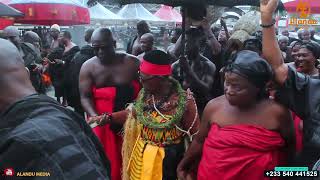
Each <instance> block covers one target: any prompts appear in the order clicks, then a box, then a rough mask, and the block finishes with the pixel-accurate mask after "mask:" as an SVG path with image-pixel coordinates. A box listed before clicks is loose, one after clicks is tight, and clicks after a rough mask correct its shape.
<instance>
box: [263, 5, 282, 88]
mask: <svg viewBox="0 0 320 180" xmlns="http://www.w3.org/2000/svg"><path fill="white" fill-rule="evenodd" d="M278 2H279V0H260V11H261V24H262V25H270V24H273V23H274V22H273V14H274V12H275V11H276V8H277V6H278ZM262 34H263V35H262V47H263V48H262V52H263V56H264V57H265V59H266V60H267V61H268V62H269V64H270V65H271V67H272V69H273V71H274V73H275V80H276V82H277V83H279V84H280V85H283V84H284V82H285V80H286V79H287V77H288V66H287V65H286V64H285V63H284V60H283V57H282V54H281V50H280V48H279V45H278V42H277V38H276V32H275V27H274V26H271V27H265V28H263V30H262Z"/></svg>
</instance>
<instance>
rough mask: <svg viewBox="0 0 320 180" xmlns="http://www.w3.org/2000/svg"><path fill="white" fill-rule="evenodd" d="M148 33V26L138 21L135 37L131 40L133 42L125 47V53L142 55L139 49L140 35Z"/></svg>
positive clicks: (144, 22)
mask: <svg viewBox="0 0 320 180" xmlns="http://www.w3.org/2000/svg"><path fill="white" fill-rule="evenodd" d="M146 33H150V29H149V25H148V23H147V22H146V21H139V22H138V23H137V36H135V37H134V38H133V40H132V41H131V42H130V43H129V44H128V46H127V53H128V54H132V55H135V56H138V55H139V54H141V53H143V50H142V48H141V43H140V39H141V37H142V35H144V34H146Z"/></svg>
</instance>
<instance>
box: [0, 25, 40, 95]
mask: <svg viewBox="0 0 320 180" xmlns="http://www.w3.org/2000/svg"><path fill="white" fill-rule="evenodd" d="M4 33H5V35H6V38H7V39H8V40H9V41H10V42H12V43H13V44H14V45H15V46H16V47H17V48H18V50H19V52H20V55H21V57H22V58H23V60H24V65H25V67H26V68H28V70H29V72H30V80H31V82H32V85H33V87H34V88H35V89H36V91H37V92H38V93H45V88H44V86H43V83H42V80H41V72H40V69H41V68H40V66H39V64H40V63H41V61H42V59H41V56H40V51H39V50H37V48H36V47H34V46H33V45H32V44H30V43H28V42H23V41H22V40H21V39H20V36H19V31H18V29H17V28H16V27H14V26H8V27H7V28H5V29H4Z"/></svg>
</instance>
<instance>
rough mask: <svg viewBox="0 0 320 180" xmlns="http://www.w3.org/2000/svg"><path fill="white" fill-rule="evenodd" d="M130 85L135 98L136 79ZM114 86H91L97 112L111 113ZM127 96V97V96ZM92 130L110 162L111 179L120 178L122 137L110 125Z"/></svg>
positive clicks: (136, 90)
mask: <svg viewBox="0 0 320 180" xmlns="http://www.w3.org/2000/svg"><path fill="white" fill-rule="evenodd" d="M132 86H133V88H134V98H136V97H137V96H138V94H139V91H140V89H141V86H140V84H139V83H138V81H133V82H132ZM116 91H117V89H116V87H104V88H98V89H97V88H95V87H93V88H92V94H93V98H94V105H95V108H96V111H97V112H98V114H103V113H106V112H107V113H112V112H113V110H114V104H115V99H116V94H117V92H116ZM128 98H129V97H128ZM93 132H94V133H95V134H96V136H97V137H98V138H99V140H100V142H101V144H102V145H103V148H104V150H105V154H106V156H107V157H108V159H109V161H110V164H111V179H112V180H121V168H122V157H121V148H122V141H123V139H122V137H121V136H119V135H118V134H116V133H114V132H113V131H112V130H111V129H110V125H109V124H107V125H105V126H97V127H95V128H94V129H93Z"/></svg>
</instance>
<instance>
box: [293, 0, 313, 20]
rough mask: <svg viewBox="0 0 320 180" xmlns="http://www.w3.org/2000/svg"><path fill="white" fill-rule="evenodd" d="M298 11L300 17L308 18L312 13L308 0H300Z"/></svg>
mask: <svg viewBox="0 0 320 180" xmlns="http://www.w3.org/2000/svg"><path fill="white" fill-rule="evenodd" d="M296 11H297V13H299V16H300V18H303V19H305V18H308V17H309V15H310V13H311V6H310V3H309V2H308V1H302V0H299V1H298V4H297V8H296Z"/></svg>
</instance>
